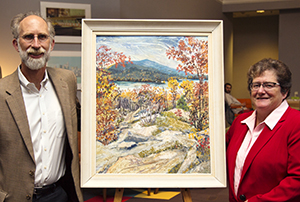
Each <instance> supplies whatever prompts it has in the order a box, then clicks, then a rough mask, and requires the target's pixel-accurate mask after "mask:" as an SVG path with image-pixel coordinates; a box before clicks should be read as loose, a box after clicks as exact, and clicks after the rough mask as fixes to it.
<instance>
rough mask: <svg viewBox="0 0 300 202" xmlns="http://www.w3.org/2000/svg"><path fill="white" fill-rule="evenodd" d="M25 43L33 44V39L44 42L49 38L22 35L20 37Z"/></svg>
mask: <svg viewBox="0 0 300 202" xmlns="http://www.w3.org/2000/svg"><path fill="white" fill-rule="evenodd" d="M21 37H22V38H23V39H24V40H25V41H26V42H27V43H31V42H33V40H34V38H35V37H37V38H38V40H39V41H40V42H45V41H46V40H47V39H48V38H49V35H47V34H39V35H34V34H26V35H23V36H21Z"/></svg>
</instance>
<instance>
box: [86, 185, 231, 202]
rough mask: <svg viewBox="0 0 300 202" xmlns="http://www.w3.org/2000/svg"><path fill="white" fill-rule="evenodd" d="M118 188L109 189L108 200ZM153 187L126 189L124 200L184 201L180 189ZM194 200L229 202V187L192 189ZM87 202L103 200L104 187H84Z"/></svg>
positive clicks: (109, 201)
mask: <svg viewBox="0 0 300 202" xmlns="http://www.w3.org/2000/svg"><path fill="white" fill-rule="evenodd" d="M115 190H116V189H107V194H106V198H107V199H106V201H107V202H113V201H114V195H115ZM154 191H155V189H151V194H150V196H149V195H148V192H147V189H140V188H139V189H124V193H123V198H122V202H125V201H126V202H166V201H168V202H183V199H182V195H181V193H180V189H159V191H158V193H157V194H154V193H153V192H154ZM190 193H191V198H192V201H193V202H228V189H227V188H214V189H208V188H202V189H190ZM83 196H84V200H85V202H102V201H103V197H102V196H103V189H83Z"/></svg>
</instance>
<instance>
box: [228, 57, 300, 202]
mask: <svg viewBox="0 0 300 202" xmlns="http://www.w3.org/2000/svg"><path fill="white" fill-rule="evenodd" d="M247 76H248V90H249V91H250V96H251V101H252V103H253V105H254V109H255V111H253V112H249V113H245V114H242V115H239V116H238V117H237V118H236V119H235V121H234V122H233V124H232V126H231V127H230V129H229V131H228V132H227V134H226V141H227V167H228V181H229V201H230V202H237V201H248V202H267V201H278V202H283V201H288V202H299V201H300V112H299V111H297V110H295V109H292V108H290V107H289V105H288V103H287V101H286V100H285V99H286V98H287V97H288V96H289V93H290V89H291V72H290V70H289V69H288V67H287V66H286V65H285V64H284V63H283V62H281V61H278V60H273V59H263V60H261V61H259V62H257V63H256V64H254V65H253V66H251V67H250V69H249V71H248V75H247Z"/></svg>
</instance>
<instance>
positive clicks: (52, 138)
mask: <svg viewBox="0 0 300 202" xmlns="http://www.w3.org/2000/svg"><path fill="white" fill-rule="evenodd" d="M11 30H12V34H13V37H14V38H13V46H14V48H15V49H16V51H18V52H19V55H20V58H21V65H20V66H19V67H18V68H17V70H16V71H15V72H14V73H12V74H11V75H9V76H7V77H5V78H2V79H0V111H1V113H0V168H1V169H0V201H5V202H16V201H39V202H45V201H47V202H48V201H49V202H50V201H51V202H53V201H55V202H62V201H83V198H82V193H81V190H80V184H79V159H78V145H77V115H76V90H77V89H76V78H75V75H74V74H73V72H71V71H69V70H63V69H59V68H49V67H46V62H47V60H48V58H49V54H50V52H51V51H52V49H53V46H54V43H55V42H54V34H55V33H54V29H53V27H52V25H51V23H50V22H49V21H47V20H46V19H43V18H42V17H41V16H40V15H39V14H38V13H34V12H29V13H26V14H19V15H17V16H15V17H14V18H13V20H12V22H11Z"/></svg>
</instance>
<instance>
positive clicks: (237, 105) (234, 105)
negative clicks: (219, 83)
mask: <svg viewBox="0 0 300 202" xmlns="http://www.w3.org/2000/svg"><path fill="white" fill-rule="evenodd" d="M224 86H225V102H226V103H227V104H228V105H229V106H230V108H231V109H232V111H233V112H234V113H235V114H238V113H240V112H242V111H243V110H245V109H247V108H246V103H241V102H240V101H238V100H237V99H236V98H235V97H233V96H232V95H231V94H230V93H231V89H232V85H231V84H230V83H226V84H225V85H224Z"/></svg>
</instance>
